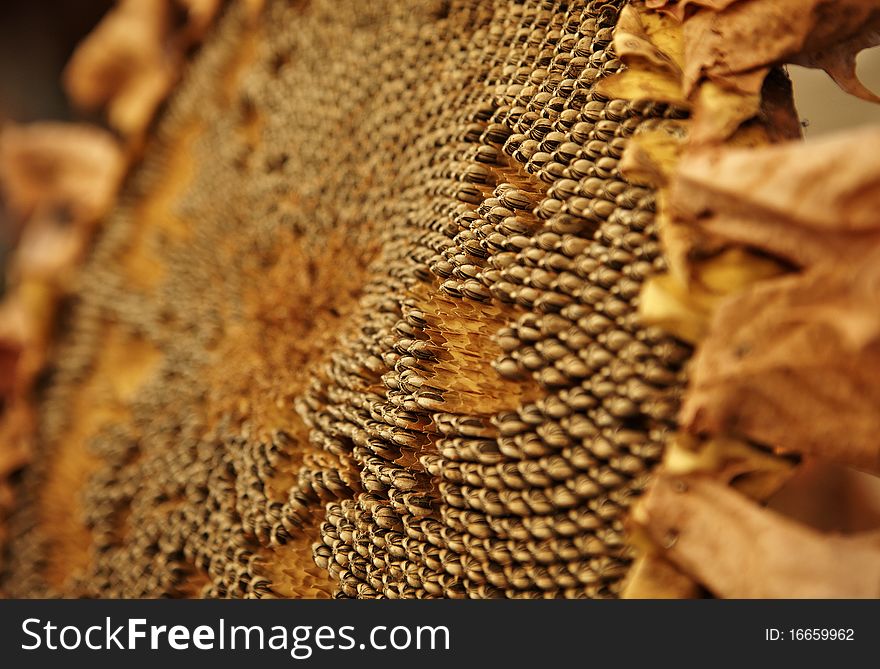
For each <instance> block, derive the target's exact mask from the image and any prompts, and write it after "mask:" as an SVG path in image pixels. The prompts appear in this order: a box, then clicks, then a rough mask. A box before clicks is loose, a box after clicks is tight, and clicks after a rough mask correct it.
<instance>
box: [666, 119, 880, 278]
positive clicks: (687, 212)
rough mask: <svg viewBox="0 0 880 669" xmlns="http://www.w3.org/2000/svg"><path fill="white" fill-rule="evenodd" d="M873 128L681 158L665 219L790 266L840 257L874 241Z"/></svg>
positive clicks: (879, 145) (876, 169) (879, 133)
mask: <svg viewBox="0 0 880 669" xmlns="http://www.w3.org/2000/svg"><path fill="white" fill-rule="evenodd" d="M877 155H880V128H867V129H864V130H859V131H851V132H848V133H842V134H840V135H837V136H833V137H829V138H827V139H822V140H816V141H808V142H803V143H802V142H790V143H784V144H778V145H774V146H766V147H761V148H750V149H731V148H724V147H721V148H714V149H706V150H700V151H695V152H693V153H688V154H687V155H685V156H684V157H683V158H682V160H681V162H680V163H679V167H678V172H677V173H676V175H675V177H674V179H673V180H672V184H671V187H670V194H669V199H668V206H669V210H670V212H672V216H673V218H675V219H676V220H680V221H691V222H694V223H696V222H698V224H699V227H700V229H701V230H703V231H705V232H707V233H710V234H711V235H713V236H715V237H716V238H720V239H725V240H727V241H729V242H735V243H739V244H745V245H748V246H751V247H754V248H756V249H759V250H760V251H762V252H765V253H768V254H772V255H774V256H777V257H779V258H782V259H784V260H786V261H788V262H790V263H793V264H795V265H799V266H806V265H810V264H814V263H816V262H819V261H821V260H822V259H828V258H838V259H840V260H845V259H846V258H851V257H853V256H858V255H860V254H861V253H862V252H863V251H864V249H865V248H866V247H869V246H871V245H876V244H878V243H880V217H878V216H877V213H876V212H877V211H878V210H880V161H877V159H876V157H877Z"/></svg>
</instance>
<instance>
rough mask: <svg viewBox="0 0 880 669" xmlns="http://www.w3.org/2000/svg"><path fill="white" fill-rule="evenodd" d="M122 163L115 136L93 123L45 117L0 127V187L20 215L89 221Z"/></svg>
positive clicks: (109, 198) (108, 197)
mask: <svg viewBox="0 0 880 669" xmlns="http://www.w3.org/2000/svg"><path fill="white" fill-rule="evenodd" d="M123 168H124V165H123V156H122V152H121V150H120V148H119V145H118V143H117V142H116V140H114V139H113V137H112V136H111V135H110V134H109V133H108V132H106V131H104V130H101V129H99V128H96V127H94V126H90V125H85V124H67V123H50V122H47V123H33V124H29V125H6V126H4V127H3V130H2V132H0V188H2V191H3V195H4V198H5V199H6V201H7V203H8V204H9V206H10V207H11V208H12V209H13V210H14V211H15V213H16V215H17V216H19V217H20V218H22V219H34V218H40V217H49V218H60V219H63V220H62V221H61V222H63V223H71V222H72V223H78V222H82V221H94V220H95V219H97V218H98V217H100V216H101V215H102V214H103V213H104V212H105V211H106V210H107V208H108V207H109V206H110V204H111V203H112V202H113V198H114V197H115V194H116V189H117V187H118V185H119V181H120V179H121V177H122V172H123Z"/></svg>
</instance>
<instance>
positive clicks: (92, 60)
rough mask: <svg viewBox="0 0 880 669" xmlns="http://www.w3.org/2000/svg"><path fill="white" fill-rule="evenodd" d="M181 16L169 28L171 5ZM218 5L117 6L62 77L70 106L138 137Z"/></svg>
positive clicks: (205, 0)
mask: <svg viewBox="0 0 880 669" xmlns="http://www.w3.org/2000/svg"><path fill="white" fill-rule="evenodd" d="M175 4H176V5H178V6H180V7H182V8H183V9H184V10H185V11H186V20H185V21H184V22H183V23H182V24H181V25H174V23H173V13H174V7H173V5H175ZM219 7H220V3H219V0H119V2H118V4H117V5H116V7H114V8H113V9H112V10H111V11H110V12H109V13H108V14H107V15H106V16H105V17H104V19H103V20H102V21H101V23H100V24H98V27H97V28H95V30H94V31H93V32H92V33H91V34H89V36H88V37H87V38H86V39H85V40H84V41H83V42H82V43H81V44H80V45H79V46H78V47H77V49H76V51H75V52H74V54H73V57H72V58H71V60H70V62H69V63H68V65H67V69H66V71H65V73H64V82H65V87H66V89H67V92H68V94H69V95H70V97H71V98H72V99H73V101H74V102H75V103H76V104H77V105H79V106H81V107H83V108H85V109H89V110H95V109H99V108H102V107H106V111H107V117H108V120H109V122H110V125H112V126H113V127H114V128H116V129H117V130H119V131H120V132H121V133H122V134H123V135H133V136H137V135H138V134H139V133H141V132H143V131H144V130H145V129H146V127H147V125H148V124H149V122H150V120H151V119H152V117H153V114H154V113H155V111H156V109H157V107H158V106H159V104H160V103H161V102H162V100H164V99H165V97H166V96H167V95H168V93H169V92H170V90H171V88H172V86H173V85H174V83H175V82H176V80H177V77H178V75H179V73H180V69H181V66H182V63H183V60H184V57H185V55H186V50H187V49H188V48H189V47H190V46H191V45H192V44H193V43H195V42H197V41H198V40H200V39H201V38H202V37H203V36H204V34H205V32H206V31H207V29H208V28H209V27H210V25H211V23H212V21H213V19H214V17H215V15H216V14H217V11H218V10H219Z"/></svg>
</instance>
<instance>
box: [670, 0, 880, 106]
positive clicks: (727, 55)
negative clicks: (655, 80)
mask: <svg viewBox="0 0 880 669" xmlns="http://www.w3.org/2000/svg"><path fill="white" fill-rule="evenodd" d="M684 40H685V65H684V89H685V91H686V92H687V94H688V95H690V94H691V93H692V92H693V91H694V90H695V88H696V87H697V85H698V84H699V83H700V82H701V81H702V80H704V79H709V80H711V81H714V82H716V83H717V84H719V85H721V86H724V87H726V88H730V89H734V90H738V91H741V92H744V93H756V92H758V90H760V83H759V82H758V79H762V78H763V75H761V74H760V73H762V72H766V70H767V68H769V67H771V66H772V65H777V64H781V63H798V64H801V65H806V66H808V67H820V68H822V69H825V70H826V71H828V73H829V74H830V75H831V76H832V78H834V79H835V81H837V82H838V83H839V84H840V85H841V86H842V87H843V88H844V89H845V90H848V91H849V92H851V93H853V94H855V95H859V96H860V97H864V98H866V99H869V100H876V99H877V98H876V96H874V95H873V94H872V93H870V92H869V91H867V90H866V89H865V88H864V87H863V86H862V85H861V84H860V83H859V82H858V80H857V79H856V77H855V57H856V54H857V53H858V52H859V51H861V50H862V49H865V48H868V47H870V46H874V45H876V44H878V43H880V8H878V7H877V3H876V2H873V1H872V0H740V1H739V2H733V3H730V4H729V5H728V6H726V7H719V8H713V9H704V10H701V11H698V12H696V13H695V14H694V15H693V16H691V17H690V18H688V19H687V20H685V23H684ZM743 45H748V48H743Z"/></svg>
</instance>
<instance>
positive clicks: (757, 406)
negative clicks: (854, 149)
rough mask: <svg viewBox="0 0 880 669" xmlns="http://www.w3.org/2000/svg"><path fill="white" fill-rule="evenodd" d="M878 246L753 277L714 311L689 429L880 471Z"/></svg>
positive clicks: (689, 405) (685, 421) (690, 401)
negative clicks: (775, 275)
mask: <svg viewBox="0 0 880 669" xmlns="http://www.w3.org/2000/svg"><path fill="white" fill-rule="evenodd" d="M878 406H880V252H878V251H877V249H876V248H875V249H873V250H872V251H871V252H869V253H866V254H865V255H864V257H863V258H861V259H860V260H859V261H851V262H846V263H834V264H824V265H820V266H818V267H816V268H815V269H812V270H810V271H809V272H807V273H805V274H794V275H791V276H787V277H784V278H780V279H776V280H772V281H766V282H762V283H759V284H756V285H755V286H753V287H752V288H750V289H748V290H746V291H744V292H742V293H739V294H737V295H734V296H732V297H731V298H729V299H728V300H727V301H725V302H724V303H723V304H722V305H721V306H720V308H719V309H718V311H717V312H716V314H715V317H714V318H713V322H712V328H711V330H710V332H709V335H708V336H707V338H706V339H705V340H704V341H703V343H702V345H701V347H700V349H699V351H698V352H697V354H696V358H695V362H694V365H693V370H692V380H691V388H690V390H689V392H688V394H687V396H686V399H685V403H684V406H683V409H682V414H681V422H682V425H683V427H684V428H685V429H687V430H689V431H691V432H693V433H696V434H700V433H710V434H717V433H719V432H732V433H734V434H740V435H745V436H747V437H749V438H751V439H754V440H756V441H758V442H760V443H765V444H772V445H773V446H774V447H776V448H778V449H780V450H783V451H802V452H807V453H813V454H817V455H820V456H822V457H825V458H828V459H831V460H836V461H839V462H842V463H846V464H850V465H852V466H855V467H858V468H862V469H866V470H869V471H874V472H880V446H878V442H877V434H878V430H880V414H878V411H877V407H878Z"/></svg>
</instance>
